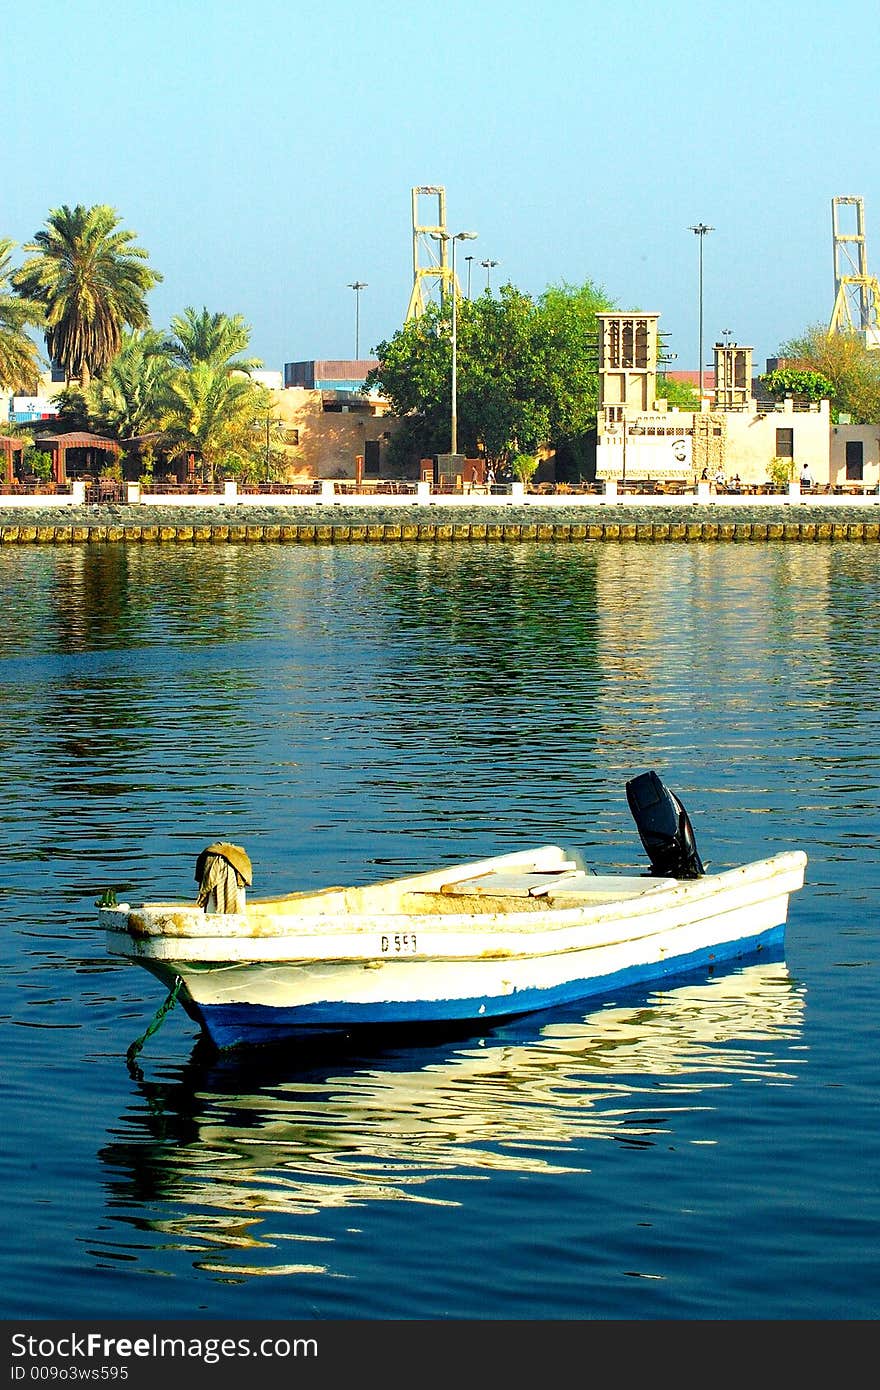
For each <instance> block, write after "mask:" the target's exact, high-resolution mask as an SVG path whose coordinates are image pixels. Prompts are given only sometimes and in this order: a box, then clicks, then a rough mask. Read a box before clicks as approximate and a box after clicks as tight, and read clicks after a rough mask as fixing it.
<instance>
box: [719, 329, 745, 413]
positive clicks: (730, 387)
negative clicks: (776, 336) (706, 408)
mask: <svg viewBox="0 0 880 1390" xmlns="http://www.w3.org/2000/svg"><path fill="white" fill-rule="evenodd" d="M751 400H752V349H751V348H750V347H742V346H740V344H739V343H728V342H724V343H716V344H715V409H716V410H746V409H748V407H749V406H750V405H751Z"/></svg>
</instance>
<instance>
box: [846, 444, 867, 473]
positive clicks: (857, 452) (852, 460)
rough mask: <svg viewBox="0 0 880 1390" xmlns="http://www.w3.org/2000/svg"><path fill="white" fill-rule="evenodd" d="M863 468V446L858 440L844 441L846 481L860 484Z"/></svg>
mask: <svg viewBox="0 0 880 1390" xmlns="http://www.w3.org/2000/svg"><path fill="white" fill-rule="evenodd" d="M864 466H865V453H864V445H863V444H862V441H861V440H860V439H848V440H847V441H846V481H847V482H848V483H861V482H862V481H863V472H864Z"/></svg>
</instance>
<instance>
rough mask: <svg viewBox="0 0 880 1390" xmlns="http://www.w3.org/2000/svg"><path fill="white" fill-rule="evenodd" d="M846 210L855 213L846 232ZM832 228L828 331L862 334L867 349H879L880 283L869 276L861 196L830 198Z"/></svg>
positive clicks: (863, 209) (873, 276) (874, 276)
mask: <svg viewBox="0 0 880 1390" xmlns="http://www.w3.org/2000/svg"><path fill="white" fill-rule="evenodd" d="M844 209H852V210H854V214H855V230H852V227H853V222H852V214H850V219H849V223H848V225H849V227H850V228H851V230H849V231H844V230H843V226H844V218H845V216H846V214H845V212H844ZM831 229H832V234H833V237H834V309H833V311H832V314H831V322H830V323H829V325H828V332H829V334H831V333H861V334H862V336H863V338H864V342H865V346H866V347H868V348H880V281H878V279H877V277H876V275H869V274H868V251H867V244H866V241H865V205H864V200H863V199H862V198H858V197H852V196H847V197H838V198H832V199H831Z"/></svg>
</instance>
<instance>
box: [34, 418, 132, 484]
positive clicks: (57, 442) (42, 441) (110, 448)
mask: <svg viewBox="0 0 880 1390" xmlns="http://www.w3.org/2000/svg"><path fill="white" fill-rule="evenodd" d="M34 444H35V445H36V447H37V448H38V449H43V450H45V452H46V453H47V454H51V455H52V477H53V478H54V479H55V482H56V483H66V482H67V455H68V453H69V452H70V450H72V449H85V450H87V451H88V453H90V454H91V453H104V454H111V455H112V456H113V457H114V458H115V459H118V458H119V456H120V454H121V453H122V445H121V444H117V442H116V440H115V439H105V438H104V436H103V435H101V434H91V433H89V431H87V430H71V431H70V432H69V433H68V434H41V435H39V436H38V438H37V439H35V440H34ZM86 471H91V470H89V469H88V468H87V470H86Z"/></svg>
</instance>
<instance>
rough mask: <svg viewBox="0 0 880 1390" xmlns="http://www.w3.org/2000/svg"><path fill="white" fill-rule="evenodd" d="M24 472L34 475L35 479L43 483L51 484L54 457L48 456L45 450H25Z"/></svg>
mask: <svg viewBox="0 0 880 1390" xmlns="http://www.w3.org/2000/svg"><path fill="white" fill-rule="evenodd" d="M24 471H25V473H32V474H33V475H34V477H35V478H39V480H40V482H41V483H48V482H50V481H51V478H52V455H51V454H47V453H46V451H45V450H44V449H25V451H24Z"/></svg>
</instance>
